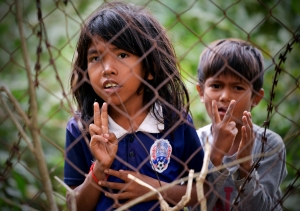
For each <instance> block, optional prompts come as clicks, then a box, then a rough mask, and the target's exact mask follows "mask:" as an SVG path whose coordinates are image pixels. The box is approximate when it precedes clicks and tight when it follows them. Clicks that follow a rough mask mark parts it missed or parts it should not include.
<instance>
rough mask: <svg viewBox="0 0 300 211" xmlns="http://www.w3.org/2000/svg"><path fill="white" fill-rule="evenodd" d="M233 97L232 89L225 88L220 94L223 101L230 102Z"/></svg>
mask: <svg viewBox="0 0 300 211" xmlns="http://www.w3.org/2000/svg"><path fill="white" fill-rule="evenodd" d="M231 100H232V99H231V98H230V90H228V89H224V90H223V91H222V93H221V95H220V101H221V102H230V101H231Z"/></svg>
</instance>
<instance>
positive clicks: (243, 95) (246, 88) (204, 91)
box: [197, 74, 264, 125]
mask: <svg viewBox="0 0 300 211" xmlns="http://www.w3.org/2000/svg"><path fill="white" fill-rule="evenodd" d="M197 90H198V92H199V95H200V98H201V102H203V103H204V104H205V108H206V111H207V113H208V115H209V117H210V118H211V119H212V100H215V101H216V102H217V106H218V113H219V115H220V118H221V120H222V119H223V118H224V116H225V113H226V111H227V108H228V106H229V103H230V101H231V100H235V101H236V105H235V107H234V111H233V114H232V118H231V121H235V122H236V123H237V125H242V116H243V112H244V111H250V110H251V108H252V107H254V106H256V105H257V104H258V103H259V102H260V100H261V99H262V97H263V95H264V90H263V89H261V90H260V91H259V94H258V95H254V96H253V97H252V89H251V84H250V83H247V82H246V81H243V80H242V79H241V78H239V77H237V76H233V75H224V74H219V75H218V76H217V77H210V78H208V79H207V80H206V81H205V83H204V85H203V87H202V88H201V87H200V86H199V85H197Z"/></svg>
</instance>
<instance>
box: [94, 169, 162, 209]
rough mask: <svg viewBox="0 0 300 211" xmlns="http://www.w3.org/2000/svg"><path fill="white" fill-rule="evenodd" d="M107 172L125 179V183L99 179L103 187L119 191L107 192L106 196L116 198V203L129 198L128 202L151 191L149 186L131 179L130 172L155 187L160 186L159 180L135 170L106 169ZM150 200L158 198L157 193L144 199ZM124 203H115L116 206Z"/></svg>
mask: <svg viewBox="0 0 300 211" xmlns="http://www.w3.org/2000/svg"><path fill="white" fill-rule="evenodd" d="M104 173H105V174H107V175H112V176H115V177H118V178H120V179H121V180H123V181H124V183H118V182H108V181H99V185H100V186H102V187H107V188H108V189H112V190H117V191H118V193H111V192H105V196H107V197H109V198H112V199H114V201H115V203H116V202H118V200H119V199H120V200H122V199H124V200H127V202H126V203H128V202H130V201H132V200H134V199H136V198H138V197H140V196H143V195H145V194H146V193H148V192H150V190H149V188H146V187H144V186H142V185H140V184H138V183H136V182H134V181H133V180H131V179H129V178H128V177H127V175H128V174H131V175H133V176H135V177H137V178H138V179H140V180H142V181H144V182H145V183H147V184H149V185H151V186H152V187H154V188H158V187H160V185H159V182H158V180H156V179H153V178H151V177H148V176H146V175H143V174H140V173H137V172H134V171H127V170H126V171H125V170H120V171H116V170H112V169H109V170H105V171H104ZM150 200H157V195H156V194H154V195H153V196H151V197H148V198H146V199H144V200H143V201H144V202H145V201H150ZM120 206H122V204H119V203H118V204H117V203H116V204H114V208H117V207H120Z"/></svg>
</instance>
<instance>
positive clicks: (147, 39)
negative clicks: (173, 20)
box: [71, 2, 190, 129]
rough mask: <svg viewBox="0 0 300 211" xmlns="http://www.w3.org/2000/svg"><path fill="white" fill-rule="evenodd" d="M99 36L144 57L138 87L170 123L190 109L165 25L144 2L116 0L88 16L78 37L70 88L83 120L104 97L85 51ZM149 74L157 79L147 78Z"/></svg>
mask: <svg viewBox="0 0 300 211" xmlns="http://www.w3.org/2000/svg"><path fill="white" fill-rule="evenodd" d="M97 36H98V37H101V38H102V39H104V41H106V42H108V43H110V44H113V45H115V46H117V47H118V48H120V49H124V50H126V51H128V52H130V53H132V54H134V55H137V56H139V57H141V58H142V66H143V69H144V71H145V75H144V79H143V81H142V85H141V87H139V89H138V91H137V92H138V93H139V94H141V93H142V92H144V98H143V103H144V105H147V104H151V106H150V110H151V111H152V113H153V114H154V115H155V118H156V119H157V120H158V121H160V122H163V121H164V119H167V120H168V123H169V124H168V125H169V126H174V125H176V122H177V121H178V120H179V119H180V117H181V115H182V110H183V108H184V109H185V112H184V114H185V115H187V114H188V113H189V111H190V110H189V105H188V103H187V102H188V101H189V96H188V92H187V89H186V87H185V85H184V83H183V82H182V80H181V78H180V73H179V70H178V68H179V64H178V63H177V60H176V55H175V51H174V48H173V46H172V44H171V42H170V40H169V39H168V37H167V35H166V32H165V30H164V28H163V27H162V26H161V24H160V23H159V22H158V21H157V20H156V19H155V18H154V17H153V16H152V15H151V14H150V13H149V12H147V11H146V10H145V9H144V8H142V7H139V6H136V5H133V4H127V3H122V2H114V3H107V4H104V5H103V6H102V7H100V8H99V9H98V10H97V11H95V12H94V13H93V14H92V15H91V16H90V17H89V18H88V20H87V22H86V24H85V25H84V26H83V27H82V30H81V34H80V37H79V41H78V43H77V53H78V57H77V59H75V62H74V67H73V72H72V75H71V89H72V92H73V95H74V98H75V101H76V102H77V104H78V109H79V111H80V113H81V118H82V119H83V120H84V121H85V122H88V121H90V120H91V118H92V117H93V103H94V101H95V100H96V101H97V102H99V104H100V106H101V105H102V103H103V102H104V101H103V99H101V98H100V97H99V96H98V95H97V94H96V93H95V92H94V90H93V88H92V86H91V84H90V83H89V78H88V74H87V64H88V63H87V51H88V48H89V47H90V45H91V43H92V38H93V37H97ZM150 74H151V75H152V76H153V80H148V79H147V78H148V76H149V75H150ZM154 102H156V103H159V104H160V105H161V106H162V107H163V112H164V119H163V117H161V116H160V115H159V114H158V112H157V111H156V109H155V106H154ZM185 104H186V105H185ZM184 106H186V107H184ZM174 111H175V112H174ZM137 112H138V111H137ZM165 129H166V128H165Z"/></svg>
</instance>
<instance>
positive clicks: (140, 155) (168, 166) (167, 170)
mask: <svg viewBox="0 0 300 211" xmlns="http://www.w3.org/2000/svg"><path fill="white" fill-rule="evenodd" d="M165 124H166V121H165V123H164V124H162V123H159V122H158V121H157V120H156V119H155V118H154V117H153V115H151V113H148V115H147V116H146V118H145V119H144V121H143V122H142V124H141V125H140V127H139V128H138V129H137V130H136V131H135V132H128V131H127V130H125V129H123V128H122V127H121V126H120V125H118V124H117V123H116V122H114V121H113V119H112V118H110V117H109V131H110V132H112V133H114V134H115V135H116V137H117V139H118V140H119V143H118V151H117V156H116V158H115V160H114V161H113V163H112V165H111V167H110V168H111V169H114V170H121V169H122V170H131V171H138V172H140V173H141V174H144V175H147V176H149V177H152V178H155V179H157V175H158V177H159V179H160V180H161V181H164V182H167V183H170V182H173V181H174V180H177V179H179V178H182V177H185V176H187V175H188V170H189V169H194V170H195V172H200V170H201V168H202V162H203V156H204V153H203V150H202V146H201V143H200V141H199V137H198V135H197V133H196V130H195V128H194V126H193V123H192V119H191V117H190V116H188V118H187V120H186V121H185V122H182V124H179V125H178V127H177V128H176V130H175V131H174V132H173V133H170V132H168V131H165V132H164V133H161V132H160V131H162V130H164V129H165ZM65 147H66V148H65V150H66V151H65V152H66V158H65V166H64V172H65V174H64V182H65V183H66V184H67V185H69V186H78V185H80V184H82V183H83V181H84V179H85V176H84V175H85V174H87V173H88V172H89V168H90V166H91V164H92V161H93V156H92V154H91V152H90V149H89V138H86V139H84V138H83V136H82V134H81V132H80V130H79V128H78V122H77V121H76V120H75V118H74V117H73V118H71V119H70V121H69V122H68V125H67V130H66V146H65ZM108 181H110V182H123V181H122V180H120V179H119V178H116V177H113V176H109V177H108ZM115 193H116V191H115ZM119 202H120V203H124V202H125V201H122V200H120V201H119ZM113 203H114V202H113V200H112V199H110V198H108V197H106V196H105V195H104V194H102V195H101V197H100V200H99V202H98V204H97V206H96V210H98V211H100V210H101V211H104V210H113V208H112V205H113ZM130 210H160V206H159V202H158V201H157V200H155V201H148V202H142V203H139V204H137V205H135V206H132V207H131V208H130Z"/></svg>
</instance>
